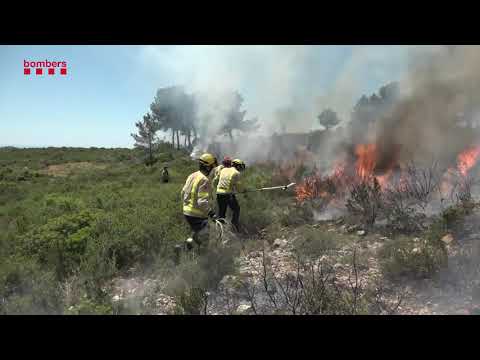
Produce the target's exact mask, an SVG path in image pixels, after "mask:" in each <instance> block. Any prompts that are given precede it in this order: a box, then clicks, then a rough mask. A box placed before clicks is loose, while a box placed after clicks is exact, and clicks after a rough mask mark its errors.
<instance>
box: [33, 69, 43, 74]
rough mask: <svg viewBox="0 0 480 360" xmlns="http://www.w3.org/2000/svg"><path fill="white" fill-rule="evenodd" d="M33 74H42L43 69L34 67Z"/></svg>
mask: <svg viewBox="0 0 480 360" xmlns="http://www.w3.org/2000/svg"><path fill="white" fill-rule="evenodd" d="M35 74H37V75H42V74H43V69H35Z"/></svg>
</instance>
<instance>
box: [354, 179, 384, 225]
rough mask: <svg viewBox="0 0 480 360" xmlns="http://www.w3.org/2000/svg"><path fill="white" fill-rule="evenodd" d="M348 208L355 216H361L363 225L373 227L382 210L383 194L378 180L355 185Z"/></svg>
mask: <svg viewBox="0 0 480 360" xmlns="http://www.w3.org/2000/svg"><path fill="white" fill-rule="evenodd" d="M346 207H347V209H348V211H349V212H350V213H352V214H353V215H359V216H360V219H361V221H362V223H364V224H366V225H367V226H372V225H373V224H374V223H375V219H376V218H377V216H378V213H379V211H380V210H381V208H382V194H381V188H380V184H379V182H378V180H377V178H375V177H374V178H373V179H372V180H371V181H362V182H360V183H358V184H353V185H352V188H351V191H350V198H349V199H348V200H347V203H346Z"/></svg>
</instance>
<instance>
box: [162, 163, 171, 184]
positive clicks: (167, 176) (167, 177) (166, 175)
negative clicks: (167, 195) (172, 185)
mask: <svg viewBox="0 0 480 360" xmlns="http://www.w3.org/2000/svg"><path fill="white" fill-rule="evenodd" d="M169 181H170V174H169V173H168V167H167V166H164V167H163V170H162V182H164V183H168V182H169Z"/></svg>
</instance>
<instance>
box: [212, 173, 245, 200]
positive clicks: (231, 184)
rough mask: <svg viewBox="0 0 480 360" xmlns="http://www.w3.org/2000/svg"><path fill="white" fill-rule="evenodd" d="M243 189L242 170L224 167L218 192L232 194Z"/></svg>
mask: <svg viewBox="0 0 480 360" xmlns="http://www.w3.org/2000/svg"><path fill="white" fill-rule="evenodd" d="M239 191H242V186H241V183H240V172H239V171H238V170H237V169H235V168H234V167H229V168H223V169H222V170H221V171H220V176H219V180H218V186H217V194H231V193H233V192H239Z"/></svg>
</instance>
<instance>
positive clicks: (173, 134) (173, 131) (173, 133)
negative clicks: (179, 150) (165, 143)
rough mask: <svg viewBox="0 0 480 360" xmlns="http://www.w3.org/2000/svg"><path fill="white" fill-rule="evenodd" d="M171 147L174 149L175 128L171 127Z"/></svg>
mask: <svg viewBox="0 0 480 360" xmlns="http://www.w3.org/2000/svg"><path fill="white" fill-rule="evenodd" d="M172 147H173V148H174V149H175V130H173V128H172Z"/></svg>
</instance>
